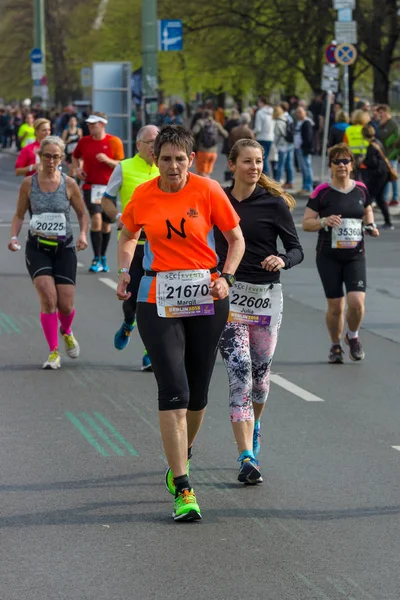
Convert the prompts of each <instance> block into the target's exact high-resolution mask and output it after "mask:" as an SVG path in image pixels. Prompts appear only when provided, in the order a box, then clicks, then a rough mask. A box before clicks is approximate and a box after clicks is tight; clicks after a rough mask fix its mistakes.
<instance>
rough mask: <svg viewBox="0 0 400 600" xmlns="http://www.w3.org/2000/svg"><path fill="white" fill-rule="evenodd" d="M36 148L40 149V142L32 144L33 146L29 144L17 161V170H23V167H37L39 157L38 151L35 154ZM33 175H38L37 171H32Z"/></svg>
mask: <svg viewBox="0 0 400 600" xmlns="http://www.w3.org/2000/svg"><path fill="white" fill-rule="evenodd" d="M36 148H37V149H39V148H40V142H32V144H28V145H27V146H25V148H22V150H21V152H20V153H19V154H18V157H17V160H16V161H15V168H16V169H22V168H23V167H29V166H30V165H35V164H36V159H37V156H38V154H37V151H36V153H35V149H36ZM33 173H36V171H32V174H33Z"/></svg>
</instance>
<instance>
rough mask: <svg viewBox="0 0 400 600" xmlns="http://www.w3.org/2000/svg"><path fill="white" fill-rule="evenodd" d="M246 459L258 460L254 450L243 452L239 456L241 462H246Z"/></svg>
mask: <svg viewBox="0 0 400 600" xmlns="http://www.w3.org/2000/svg"><path fill="white" fill-rule="evenodd" d="M245 458H252V459H253V460H255V459H256V457H255V456H254V454H253V450H243V452H242V454H241V455H240V456H239V459H238V460H239V461H242V460H244V459H245Z"/></svg>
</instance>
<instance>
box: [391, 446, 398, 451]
mask: <svg viewBox="0 0 400 600" xmlns="http://www.w3.org/2000/svg"><path fill="white" fill-rule="evenodd" d="M392 448H393V449H394V450H398V451H399V452H400V446H392Z"/></svg>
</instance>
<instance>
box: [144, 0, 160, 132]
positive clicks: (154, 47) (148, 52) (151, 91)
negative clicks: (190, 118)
mask: <svg viewBox="0 0 400 600" xmlns="http://www.w3.org/2000/svg"><path fill="white" fill-rule="evenodd" d="M142 58H143V67H142V93H143V97H145V96H147V97H149V96H150V97H153V98H155V97H158V22H157V0H145V2H142ZM143 108H144V104H143ZM142 118H143V121H144V122H145V121H146V114H145V111H143V115H142Z"/></svg>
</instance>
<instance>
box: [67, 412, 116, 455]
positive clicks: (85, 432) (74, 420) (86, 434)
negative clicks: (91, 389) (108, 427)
mask: <svg viewBox="0 0 400 600" xmlns="http://www.w3.org/2000/svg"><path fill="white" fill-rule="evenodd" d="M65 415H66V417H67V418H68V419H69V420H70V421H71V423H72V424H73V425H74V426H75V427H76V429H77V430H78V431H79V433H81V434H82V435H83V437H84V438H85V440H86V441H87V442H89V444H91V445H92V446H93V448H96V450H97V452H99V453H100V454H101V455H102V456H110V455H109V454H108V452H107V451H106V450H104V448H103V446H101V445H100V444H99V442H98V441H97V440H96V438H94V437H93V436H92V434H91V433H90V432H89V431H88V430H87V429H86V427H85V426H84V425H83V424H82V423H81V422H80V420H79V419H77V418H76V417H75V415H73V414H72V413H70V412H66V413H65Z"/></svg>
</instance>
